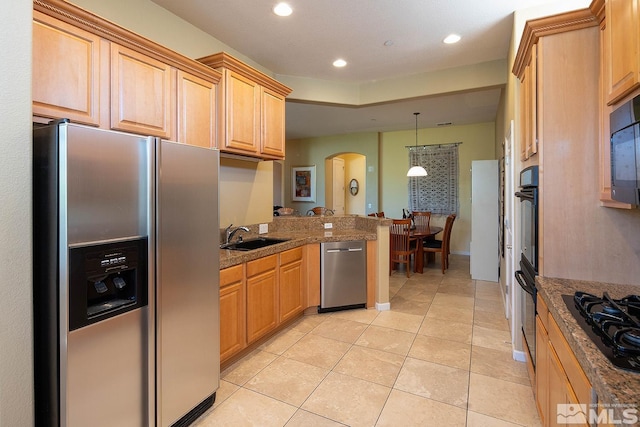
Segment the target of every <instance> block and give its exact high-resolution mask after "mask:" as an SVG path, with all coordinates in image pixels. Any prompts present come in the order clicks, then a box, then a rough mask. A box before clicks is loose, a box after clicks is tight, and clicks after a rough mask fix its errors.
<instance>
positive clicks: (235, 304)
mask: <svg viewBox="0 0 640 427" xmlns="http://www.w3.org/2000/svg"><path fill="white" fill-rule="evenodd" d="M246 301H247V300H246V284H245V280H244V265H242V264H240V265H235V266H233V267H229V268H226V269H224V270H221V271H220V361H221V362H224V361H225V360H227V359H228V358H230V357H231V356H233V355H234V354H235V353H237V352H238V351H240V350H242V349H243V348H245V347H246V346H247V328H246V321H247V311H246Z"/></svg>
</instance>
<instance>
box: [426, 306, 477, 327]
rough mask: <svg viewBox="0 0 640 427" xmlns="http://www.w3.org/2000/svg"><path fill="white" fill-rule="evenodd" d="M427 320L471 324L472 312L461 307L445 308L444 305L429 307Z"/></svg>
mask: <svg viewBox="0 0 640 427" xmlns="http://www.w3.org/2000/svg"><path fill="white" fill-rule="evenodd" d="M426 318H427V319H431V318H433V319H440V320H447V321H450V322H456V323H469V324H470V323H473V310H472V309H470V308H462V307H447V306H444V305H433V304H432V305H431V307H429V311H428V312H427V317H426Z"/></svg>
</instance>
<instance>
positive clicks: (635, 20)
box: [604, 0, 640, 104]
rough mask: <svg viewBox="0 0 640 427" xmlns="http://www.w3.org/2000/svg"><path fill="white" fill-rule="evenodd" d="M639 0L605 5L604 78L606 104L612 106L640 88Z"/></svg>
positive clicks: (610, 1) (611, 0)
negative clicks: (606, 65) (605, 62)
mask: <svg viewBox="0 0 640 427" xmlns="http://www.w3.org/2000/svg"><path fill="white" fill-rule="evenodd" d="M639 3H640V0H607V1H606V3H605V8H606V10H605V19H606V24H605V32H606V42H607V45H606V49H605V58H604V60H605V61H607V63H608V64H609V70H608V73H607V75H606V77H605V82H606V84H607V89H608V98H607V102H608V103H609V104H613V103H615V102H617V101H619V100H620V99H621V98H622V97H624V96H625V95H627V94H628V93H630V92H631V91H632V90H634V89H635V88H637V87H639V86H640V10H639V9H640V4H639Z"/></svg>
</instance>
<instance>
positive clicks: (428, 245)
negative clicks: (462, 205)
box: [422, 214, 456, 274]
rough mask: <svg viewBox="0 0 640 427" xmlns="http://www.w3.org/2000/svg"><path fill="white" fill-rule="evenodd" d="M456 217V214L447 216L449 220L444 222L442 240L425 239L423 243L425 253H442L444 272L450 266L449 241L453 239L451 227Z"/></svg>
mask: <svg viewBox="0 0 640 427" xmlns="http://www.w3.org/2000/svg"><path fill="white" fill-rule="evenodd" d="M455 219H456V215H455V214H451V215H449V216H448V217H447V221H446V222H445V224H444V231H443V232H442V240H425V241H424V242H423V244H422V250H423V251H424V253H425V254H428V253H440V263H441V266H442V274H444V270H446V269H448V268H449V253H450V251H449V242H450V241H451V229H452V228H453V221H455Z"/></svg>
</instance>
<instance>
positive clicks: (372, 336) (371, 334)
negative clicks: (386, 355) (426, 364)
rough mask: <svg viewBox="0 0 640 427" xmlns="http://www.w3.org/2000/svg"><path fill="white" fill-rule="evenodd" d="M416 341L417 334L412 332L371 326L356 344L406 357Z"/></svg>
mask: <svg viewBox="0 0 640 427" xmlns="http://www.w3.org/2000/svg"><path fill="white" fill-rule="evenodd" d="M414 339H415V334H413V333H411V332H403V331H398V330H397V329H391V328H383V327H381V326H375V325H371V326H369V327H368V328H367V329H366V330H365V331H364V333H363V334H362V335H360V338H358V340H357V341H356V342H355V344H356V345H359V346H363V347H368V348H374V349H377V350H383V351H388V352H390V353H395V354H399V355H402V356H406V355H407V353H409V349H410V348H411V344H413V340H414Z"/></svg>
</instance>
